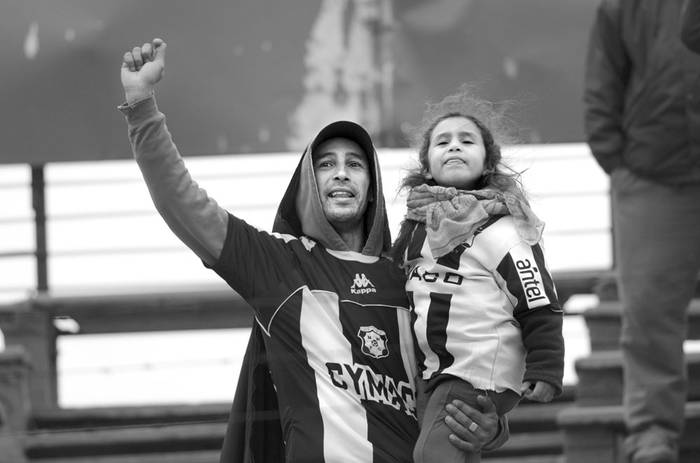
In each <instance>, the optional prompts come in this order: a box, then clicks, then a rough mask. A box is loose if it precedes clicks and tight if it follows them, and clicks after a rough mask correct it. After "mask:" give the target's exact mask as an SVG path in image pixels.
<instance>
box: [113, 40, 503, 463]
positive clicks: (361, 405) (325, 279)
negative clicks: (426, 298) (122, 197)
mask: <svg viewBox="0 0 700 463" xmlns="http://www.w3.org/2000/svg"><path fill="white" fill-rule="evenodd" d="M165 49H166V44H165V42H163V41H162V40H160V39H155V40H154V41H153V42H150V43H145V44H143V45H142V46H138V47H134V48H133V49H132V50H131V51H129V52H127V53H125V55H124V58H123V63H122V70H121V79H122V85H123V87H124V92H125V96H126V103H125V104H124V105H122V106H120V110H121V111H122V112H123V113H124V115H125V117H126V120H127V123H128V132H129V137H130V141H131V145H132V150H133V152H134V156H135V158H136V161H137V164H138V166H139V168H140V169H141V172H142V174H143V177H144V180H145V181H146V184H147V186H148V189H149V192H150V194H151V198H152V199H153V202H154V204H155V206H156V208H157V209H158V212H159V213H160V215H161V216H162V217H163V219H164V220H165V222H166V223H167V224H168V226H169V227H170V229H171V230H172V231H173V232H174V233H175V235H176V236H178V238H180V239H181V240H182V241H183V243H184V244H186V245H187V246H188V247H190V249H191V250H192V251H193V252H194V253H195V254H196V255H197V256H198V257H199V258H200V259H201V260H202V261H203V262H204V264H205V265H206V266H207V267H209V268H211V269H213V270H214V271H215V272H216V273H217V274H218V275H219V276H221V278H222V279H224V280H225V281H226V282H227V283H228V284H229V285H230V286H231V287H232V288H233V289H234V290H235V291H236V292H238V293H239V294H240V295H241V296H242V297H243V298H244V299H245V300H246V301H247V302H248V303H249V305H250V306H251V308H252V309H253V311H254V314H255V325H256V326H255V329H254V332H253V337H252V340H251V352H252V355H251V356H247V358H246V369H248V367H250V375H248V374H247V372H248V371H249V370H246V371H247V372H246V374H244V375H242V377H241V381H240V382H239V385H240V386H241V388H242V390H244V391H243V393H244V397H245V399H244V400H245V402H246V403H247V401H248V399H249V398H252V399H253V400H257V398H261V400H260V401H259V402H258V401H256V402H254V403H252V404H251V405H252V406H251V407H250V408H247V406H246V409H247V411H249V412H250V414H249V415H244V416H245V422H246V426H244V429H243V430H244V431H246V430H249V431H250V432H249V433H248V434H245V432H244V434H243V435H242V436H239V435H237V436H234V439H233V440H231V439H229V440H228V441H227V442H230V443H231V445H234V446H235V448H233V449H232V452H226V454H225V457H226V458H230V459H231V460H230V461H234V462H256V463H260V462H272V461H274V462H281V461H289V462H318V463H323V462H327V463H330V462H340V461H343V462H346V461H347V462H357V463H365V462H375V463H402V462H409V461H410V460H411V448H412V445H413V443H414V441H415V439H416V436H417V428H418V426H417V422H416V412H415V359H414V350H413V341H412V336H411V330H410V317H411V315H410V311H409V309H408V300H407V298H406V295H405V293H404V291H403V283H404V278H403V273H402V272H401V271H400V269H398V267H397V266H396V265H395V264H394V263H393V262H392V261H391V260H390V259H388V258H387V257H386V256H385V255H384V254H385V252H386V251H388V249H389V246H390V236H389V229H388V225H387V217H386V208H385V205H384V198H383V193H382V186H381V175H380V172H379V164H378V161H377V155H376V152H375V150H374V147H373V145H372V141H371V138H370V136H369V135H368V134H367V132H366V131H365V130H364V129H363V128H362V127H360V126H359V125H357V124H355V123H353V122H349V121H338V122H334V123H332V124H329V125H328V126H326V127H325V128H323V129H322V130H321V131H320V132H319V133H318V135H317V136H316V137H315V138H314V140H312V142H311V143H310V144H309V146H308V147H307V149H306V150H305V151H304V153H303V154H302V156H301V159H300V161H299V164H298V166H297V168H296V170H295V172H294V174H293V176H292V179H291V181H290V184H289V186H288V188H287V191H286V193H285V195H284V197H283V199H282V202H281V205H280V208H279V212H278V215H277V217H276V219H275V232H273V233H268V232H265V231H262V230H258V229H256V228H255V227H252V226H250V225H248V224H247V223H245V222H244V221H243V220H241V219H240V218H238V217H236V216H235V215H233V214H231V213H229V212H228V211H226V210H225V209H223V208H221V207H220V206H219V205H218V204H217V203H216V201H214V200H213V199H212V198H210V197H209V196H208V195H207V193H206V192H205V191H204V190H203V189H201V188H200V187H199V186H198V185H197V183H196V182H195V181H194V180H193V179H192V177H191V176H190V174H189V172H188V170H187V168H186V167H185V164H184V162H183V160H182V158H181V156H180V154H179V152H178V150H177V147H176V146H175V144H174V142H173V140H172V137H171V135H170V132H169V131H168V129H167V126H166V124H165V115H164V114H163V113H161V112H160V111H159V109H158V107H157V104H156V101H155V97H154V89H155V86H156V84H157V83H158V82H159V81H160V79H161V78H162V76H163V72H164V69H165ZM258 343H259V344H258ZM249 388H250V389H249ZM249 392H250V394H249ZM458 405H459V407H455V406H452V411H451V414H450V416H451V417H450V419H451V420H452V421H453V422H454V423H453V424H454V428H453V429H454V431H455V433H456V434H457V435H459V436H460V437H461V438H462V439H458V438H456V436H453V437H452V439H455V440H456V441H457V442H456V444H457V445H458V446H459V445H462V446H474V447H476V448H480V447H482V446H483V445H484V444H490V445H491V446H497V445H499V444H500V443H501V442H502V441H503V440H504V439H503V440H502V439H501V438H502V437H503V438H505V437H507V436H506V434H507V426H505V425H502V426H500V427H499V425H498V423H499V418H498V416H497V415H496V413H495V411H494V410H493V408H494V407H493V404H492V403H491V402H490V401H489V400H488V399H486V398H484V399H483V400H482V402H481V403H480V405H483V406H484V410H483V413H482V412H481V411H479V410H477V409H475V408H473V407H467V406H466V404H458ZM261 412H262V414H263V415H265V417H269V418H270V419H269V420H263V421H262V422H259V421H256V418H259V417H260V415H261ZM465 412H466V415H465ZM237 418H238V417H236V419H237ZM251 419H252V421H251ZM467 420H468V421H467ZM248 422H251V426H250V427H249V428H248V427H247V423H248ZM472 422H474V423H476V424H477V425H478V428H477V429H471V430H468V429H466V428H467V426H468V425H470V424H471V423H472ZM232 428H233V429H234V430H240V428H238V427H236V423H235V422H234V423H233V426H232ZM499 428H500V430H501V432H500V433H499ZM267 430H272V431H273V432H271V434H270V435H263V434H261V433H263V432H265V431H267ZM261 444H264V446H262V445H261Z"/></svg>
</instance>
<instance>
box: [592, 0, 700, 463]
mask: <svg viewBox="0 0 700 463" xmlns="http://www.w3.org/2000/svg"><path fill="white" fill-rule="evenodd" d="M682 3H683V0H603V1H602V2H601V3H600V6H599V8H598V11H597V15H596V17H595V21H594V24H593V29H592V32H591V38H590V44H589V50H588V56H587V67H586V75H585V96H584V101H585V129H586V134H587V140H588V143H589V146H590V148H591V151H592V153H593V155H594V156H595V158H596V160H597V161H598V163H599V164H600V166H601V167H602V168H603V170H605V172H607V173H608V174H610V181H611V190H612V211H613V226H614V233H615V251H616V265H617V271H618V278H619V289H620V294H621V300H622V303H623V325H622V334H621V348H622V353H623V359H624V394H623V405H624V417H625V424H626V427H627V430H628V437H627V439H626V444H627V450H628V454H629V458H630V461H632V462H635V463H650V462H676V461H677V460H678V440H679V437H680V436H681V434H682V431H683V421H684V419H683V416H684V404H685V399H686V389H687V379H686V371H685V365H684V358H683V341H684V340H685V334H686V328H687V327H686V324H687V315H686V311H687V307H688V305H689V302H690V300H691V298H692V297H693V294H694V290H695V286H696V281H697V275H698V270H700V240H699V239H698V237H699V236H700V57H698V56H697V55H695V54H693V53H691V52H690V51H689V50H687V49H686V48H685V47H684V46H683V44H682V43H681V40H680V27H681V25H680V21H681V7H682Z"/></svg>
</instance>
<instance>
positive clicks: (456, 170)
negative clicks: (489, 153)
mask: <svg viewBox="0 0 700 463" xmlns="http://www.w3.org/2000/svg"><path fill="white" fill-rule="evenodd" d="M485 160H486V149H485V148H484V141H483V139H482V137H481V131H480V130H479V128H478V127H477V126H476V124H474V122H472V121H471V120H469V119H467V118H466V117H448V118H447V119H443V120H442V121H440V122H439V123H438V124H437V125H436V126H435V128H434V129H433V132H432V133H431V134H430V145H429V147H428V165H429V168H430V171H429V172H428V176H429V177H432V178H433V179H434V180H435V181H436V182H437V184H438V185H441V186H453V187H455V188H459V189H462V190H469V189H472V188H474V187H475V186H476V183H477V181H478V180H479V178H480V177H481V175H482V174H483V173H484V161H485Z"/></svg>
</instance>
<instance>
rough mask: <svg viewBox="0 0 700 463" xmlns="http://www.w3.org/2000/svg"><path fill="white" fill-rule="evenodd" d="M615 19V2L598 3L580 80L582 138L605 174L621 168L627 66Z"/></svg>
mask: <svg viewBox="0 0 700 463" xmlns="http://www.w3.org/2000/svg"><path fill="white" fill-rule="evenodd" d="M619 17H620V5H619V3H618V2H617V1H616V0H603V1H602V2H601V4H600V6H599V8H598V11H597V14H596V17H595V20H594V23H593V28H592V30H591V35H590V41H589V44H588V54H587V57H586V71H585V76H584V79H585V88H584V98H583V100H584V108H585V114H584V123H585V132H586V138H587V141H588V145H589V146H590V149H591V151H592V153H593V156H594V157H595V158H596V161H598V164H600V166H601V167H602V168H603V170H604V171H605V172H606V173H608V174H609V173H611V172H612V171H613V170H614V169H615V168H616V167H618V166H619V165H621V164H622V152H623V150H624V146H625V134H624V131H623V129H622V113H623V109H624V102H625V90H626V87H627V82H628V79H629V72H630V63H629V57H628V55H627V52H626V51H625V46H624V42H623V39H622V33H621V30H620V22H621V21H620V19H619Z"/></svg>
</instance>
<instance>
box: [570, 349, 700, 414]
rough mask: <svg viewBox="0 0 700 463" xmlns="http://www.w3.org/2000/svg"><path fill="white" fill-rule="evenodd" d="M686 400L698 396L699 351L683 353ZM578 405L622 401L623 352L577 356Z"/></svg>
mask: <svg viewBox="0 0 700 463" xmlns="http://www.w3.org/2000/svg"><path fill="white" fill-rule="evenodd" d="M686 365H687V368H688V379H689V384H688V400H700V352H693V353H688V354H686ZM575 368H576V374H577V375H578V386H577V390H576V402H577V404H579V405H613V404H619V403H621V401H622V354H621V352H620V351H617V350H610V351H598V352H592V353H591V354H590V355H589V356H588V357H582V358H580V359H577V360H576V363H575Z"/></svg>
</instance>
